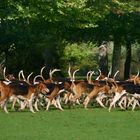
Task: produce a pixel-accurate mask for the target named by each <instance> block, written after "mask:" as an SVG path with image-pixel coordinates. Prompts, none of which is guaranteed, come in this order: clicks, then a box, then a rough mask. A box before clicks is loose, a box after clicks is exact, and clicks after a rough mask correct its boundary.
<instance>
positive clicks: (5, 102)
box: [3, 99, 9, 113]
mask: <svg viewBox="0 0 140 140" xmlns="http://www.w3.org/2000/svg"><path fill="white" fill-rule="evenodd" d="M7 102H8V100H7V99H6V100H5V101H4V106H3V109H4V111H5V112H6V113H9V112H8V110H7Z"/></svg>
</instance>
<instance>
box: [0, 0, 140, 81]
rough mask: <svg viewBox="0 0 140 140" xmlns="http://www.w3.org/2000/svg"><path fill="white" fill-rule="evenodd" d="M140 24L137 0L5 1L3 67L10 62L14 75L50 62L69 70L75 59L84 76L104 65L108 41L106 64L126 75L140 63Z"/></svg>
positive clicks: (0, 29) (1, 11) (0, 8)
mask: <svg viewBox="0 0 140 140" xmlns="http://www.w3.org/2000/svg"><path fill="white" fill-rule="evenodd" d="M139 23H140V3H139V1H138V0H135V1H134V0H129V1H126V0H111V1H110V0H65V1H64V0H36V1H32V0H4V1H2V2H1V4H0V61H1V68H2V67H3V66H6V67H7V69H8V71H9V72H11V73H14V74H17V73H18V72H19V71H20V70H21V69H23V70H24V71H25V72H27V73H29V72H31V71H34V72H35V73H38V72H39V70H40V67H42V66H43V65H46V66H47V69H48V70H49V69H50V68H62V69H63V72H65V70H66V69H67V67H68V64H69V63H71V64H72V65H73V66H74V67H80V68H81V69H82V70H81V74H82V75H84V74H85V72H87V70H90V69H94V68H98V67H99V65H98V64H99V63H98V51H97V47H98V46H100V45H101V43H102V42H103V41H106V42H108V44H109V45H108V46H109V47H108V48H109V50H108V53H109V54H108V55H109V56H108V57H106V59H109V60H108V61H109V63H107V68H109V67H111V65H112V73H115V72H116V71H117V70H118V69H119V70H120V71H121V73H124V74H121V75H120V76H122V75H124V78H125V79H127V78H128V77H129V75H130V71H131V72H136V71H137V70H138V69H139V67H140V65H139V60H140V56H139V52H140V45H139V43H140V24H139ZM110 44H111V45H110ZM110 46H111V47H110ZM112 50H113V51H112ZM133 50H135V52H134V51H133ZM124 52H125V54H124ZM122 53H123V54H124V55H121V54H122ZM134 53H135V54H134ZM110 54H112V55H110ZM133 56H134V57H133ZM122 61H124V62H123V64H124V66H123V67H124V69H123V70H122ZM132 62H134V63H135V65H134V64H132ZM132 66H133V67H134V68H133V69H131V67H132ZM135 66H136V67H135ZM63 74H65V73H63Z"/></svg>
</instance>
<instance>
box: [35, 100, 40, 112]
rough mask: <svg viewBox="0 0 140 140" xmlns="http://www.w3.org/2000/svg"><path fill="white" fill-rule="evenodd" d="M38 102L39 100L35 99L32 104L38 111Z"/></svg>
mask: <svg viewBox="0 0 140 140" xmlns="http://www.w3.org/2000/svg"><path fill="white" fill-rule="evenodd" d="M38 102H39V100H38V99H36V101H35V104H34V107H35V110H36V111H39V109H38Z"/></svg>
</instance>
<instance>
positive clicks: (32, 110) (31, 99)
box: [29, 94, 35, 113]
mask: <svg viewBox="0 0 140 140" xmlns="http://www.w3.org/2000/svg"><path fill="white" fill-rule="evenodd" d="M33 97H34V94H32V95H31V97H30V99H29V108H30V111H31V112H32V113H35V111H34V109H33V105H32V101H33Z"/></svg>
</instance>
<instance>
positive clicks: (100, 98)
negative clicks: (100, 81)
mask: <svg viewBox="0 0 140 140" xmlns="http://www.w3.org/2000/svg"><path fill="white" fill-rule="evenodd" d="M105 97H106V96H105ZM102 99H103V98H102V95H99V96H98V97H96V101H97V102H98V103H99V104H100V106H101V107H103V108H106V107H105V106H104V104H103V103H102Z"/></svg>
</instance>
